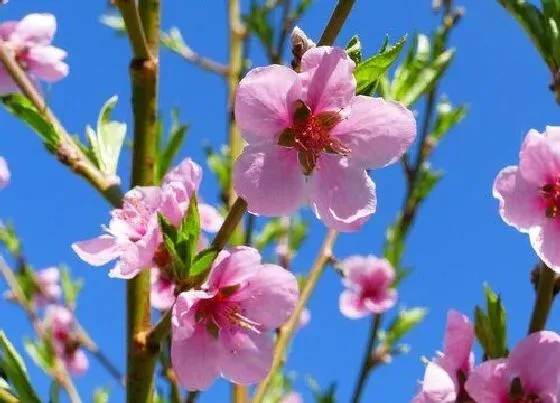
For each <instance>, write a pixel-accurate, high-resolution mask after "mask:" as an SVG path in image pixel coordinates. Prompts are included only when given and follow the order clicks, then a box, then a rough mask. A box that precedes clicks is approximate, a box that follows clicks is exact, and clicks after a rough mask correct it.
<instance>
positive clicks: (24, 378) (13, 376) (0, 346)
mask: <svg viewBox="0 0 560 403" xmlns="http://www.w3.org/2000/svg"><path fill="white" fill-rule="evenodd" d="M0 350H1V351H2V357H1V358H0V367H1V368H2V369H3V370H4V372H5V374H6V375H7V377H8V380H9V381H10V382H11V383H12V385H13V387H14V389H15V391H16V392H17V394H18V395H19V397H20V399H21V400H22V401H23V402H26V403H41V401H40V400H39V398H38V397H37V394H36V393H35V390H34V389H33V386H31V382H30V380H29V377H28V375H27V368H26V367H25V364H24V363H23V359H22V358H21V356H20V355H19V354H18V352H17V351H16V349H15V348H14V346H13V345H12V343H10V341H9V340H8V339H7V337H6V335H5V334H4V332H3V331H1V330H0Z"/></svg>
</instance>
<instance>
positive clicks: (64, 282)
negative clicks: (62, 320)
mask: <svg viewBox="0 0 560 403" xmlns="http://www.w3.org/2000/svg"><path fill="white" fill-rule="evenodd" d="M60 285H61V286H62V291H63V292H64V301H65V302H66V305H68V306H69V307H71V308H74V307H75V306H76V299H77V298H78V293H79V292H80V290H81V289H82V287H83V285H84V281H83V279H81V278H79V279H77V280H75V281H73V280H72V277H70V270H69V269H68V267H65V266H63V267H61V269H60Z"/></svg>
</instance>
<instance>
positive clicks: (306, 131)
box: [278, 100, 350, 175]
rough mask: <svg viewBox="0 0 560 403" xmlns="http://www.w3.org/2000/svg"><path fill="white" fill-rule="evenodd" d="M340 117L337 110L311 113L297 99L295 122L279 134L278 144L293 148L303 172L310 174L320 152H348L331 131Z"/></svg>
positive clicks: (342, 153)
mask: <svg viewBox="0 0 560 403" xmlns="http://www.w3.org/2000/svg"><path fill="white" fill-rule="evenodd" d="M341 120H342V118H341V117H340V114H339V113H338V112H321V113H319V114H317V115H313V114H312V113H311V109H310V108H309V107H308V106H307V105H306V104H305V103H304V102H303V101H301V100H300V101H296V104H295V108H294V116H293V122H294V123H293V125H292V127H290V128H287V129H286V130H284V131H283V132H282V133H281V134H280V137H279V139H278V145H280V146H283V147H290V148H295V149H296V150H297V151H298V159H299V163H300V165H301V168H302V171H303V174H304V175H311V173H312V172H313V169H314V168H315V165H316V164H317V159H318V158H319V157H320V156H321V154H323V153H329V154H338V155H348V153H349V152H350V150H349V149H348V148H347V147H346V146H345V145H344V144H342V143H341V142H340V140H338V139H337V138H335V137H333V136H331V134H330V132H331V130H332V129H333V128H334V127H335V126H336V125H337V124H338V123H340V121H341Z"/></svg>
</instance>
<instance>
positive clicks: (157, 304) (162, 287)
mask: <svg viewBox="0 0 560 403" xmlns="http://www.w3.org/2000/svg"><path fill="white" fill-rule="evenodd" d="M150 274H151V288H150V295H151V298H150V301H151V303H152V306H153V307H154V308H156V309H159V310H162V311H164V310H166V309H169V308H171V307H172V306H173V303H174V302H175V285H174V284H173V282H172V281H171V280H168V279H166V278H165V277H163V276H161V275H160V271H159V269H158V268H155V267H154V268H152V270H151V273H150Z"/></svg>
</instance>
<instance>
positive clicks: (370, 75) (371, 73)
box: [354, 36, 406, 94]
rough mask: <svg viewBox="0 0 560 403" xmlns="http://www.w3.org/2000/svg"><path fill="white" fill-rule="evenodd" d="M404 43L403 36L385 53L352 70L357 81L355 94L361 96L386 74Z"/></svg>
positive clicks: (365, 61) (404, 37)
mask: <svg viewBox="0 0 560 403" xmlns="http://www.w3.org/2000/svg"><path fill="white" fill-rule="evenodd" d="M405 42H406V36H403V37H402V38H401V39H400V40H399V41H398V42H397V43H396V44H395V45H393V46H390V47H388V48H387V49H385V51H383V52H381V53H378V54H377V55H375V56H372V57H370V58H369V59H367V60H364V61H363V62H362V63H360V64H359V65H358V66H357V67H356V69H355V70H354V77H355V78H356V81H357V88H356V92H357V93H358V94H363V93H364V92H365V91H366V90H367V89H368V88H369V87H371V86H372V85H374V84H375V83H376V82H377V80H379V78H380V77H381V76H382V75H383V74H385V73H386V72H387V70H388V69H389V67H391V65H392V64H393V63H394V62H395V61H396V60H397V58H398V57H399V55H400V53H401V50H402V48H403V46H404V43H405Z"/></svg>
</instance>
